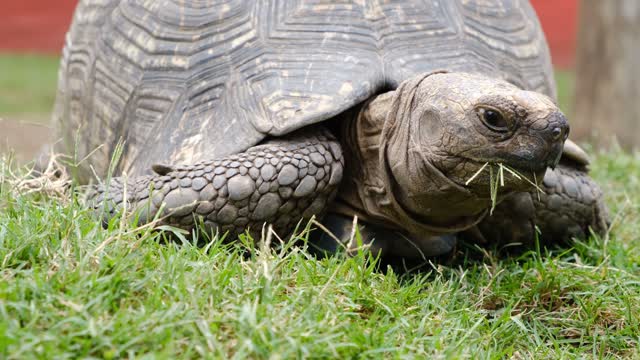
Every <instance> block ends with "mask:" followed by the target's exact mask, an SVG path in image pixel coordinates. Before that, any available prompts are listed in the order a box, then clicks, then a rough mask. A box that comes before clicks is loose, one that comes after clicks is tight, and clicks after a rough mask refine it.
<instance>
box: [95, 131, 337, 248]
mask: <svg viewBox="0 0 640 360" xmlns="http://www.w3.org/2000/svg"><path fill="white" fill-rule="evenodd" d="M343 165H344V160H343V158H342V151H341V148H340V145H339V143H338V141H336V139H335V138H334V137H333V136H332V135H331V134H330V133H329V132H328V131H326V130H324V129H319V128H316V129H312V130H306V131H299V132H297V133H293V134H291V135H288V136H287V137H284V138H280V139H276V140H271V141H269V142H266V143H264V144H261V145H258V146H255V147H252V148H250V149H248V150H247V151H246V152H244V153H239V154H235V155H230V156H227V157H224V158H221V159H216V160H213V161H204V162H201V163H197V164H193V165H179V166H165V165H156V166H154V171H155V172H156V173H157V175H150V176H140V177H135V178H129V179H126V180H125V179H124V178H115V179H113V180H112V181H111V182H110V184H108V185H107V186H98V187H97V188H96V189H95V191H94V192H93V194H92V195H91V196H90V198H89V201H90V202H91V204H92V205H93V206H94V208H95V209H98V210H99V209H101V208H102V207H103V206H104V205H107V211H106V212H105V215H104V220H107V221H108V220H109V219H110V218H111V217H113V216H114V215H115V214H116V212H117V211H119V210H121V209H123V204H125V200H126V204H127V207H126V208H127V210H128V212H136V213H138V214H139V224H140V223H147V222H149V221H151V220H153V218H154V217H155V216H156V214H157V213H158V212H159V211H160V213H159V214H158V218H159V219H160V220H159V221H158V225H171V226H175V227H178V228H182V229H185V230H191V229H193V227H194V224H195V223H196V221H197V220H198V219H201V220H202V221H203V223H204V225H205V227H206V230H207V231H219V232H220V233H225V232H229V233H230V235H232V236H235V235H238V234H240V233H242V232H244V231H245V230H246V229H250V231H252V233H253V234H259V233H260V231H261V229H262V227H263V224H265V223H269V224H273V226H274V229H275V230H276V231H277V232H278V233H281V234H286V233H289V232H290V231H292V230H293V229H294V227H295V226H296V225H297V223H298V222H299V221H300V220H301V219H306V218H310V217H311V216H312V215H320V214H322V213H323V212H324V210H325V209H326V205H327V203H328V202H329V201H331V200H332V199H333V197H334V196H335V193H336V191H337V188H338V185H339V183H340V180H341V179H342V170H343ZM125 193H126V198H125V197H124V196H123V194H125ZM105 202H106V203H105Z"/></svg>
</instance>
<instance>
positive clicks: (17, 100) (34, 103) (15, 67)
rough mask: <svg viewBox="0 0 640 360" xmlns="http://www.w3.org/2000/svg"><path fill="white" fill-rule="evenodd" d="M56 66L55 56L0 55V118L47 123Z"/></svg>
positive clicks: (55, 80) (52, 100)
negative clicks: (35, 120)
mask: <svg viewBox="0 0 640 360" xmlns="http://www.w3.org/2000/svg"><path fill="white" fill-rule="evenodd" d="M58 62H59V58H58V57H57V56H43V55H28V54H0V117H6V118H20V119H25V118H26V119H37V120H45V119H48V118H49V117H48V114H49V113H50V112H51V109H52V108H53V102H54V100H55V89H56V86H57V78H58Z"/></svg>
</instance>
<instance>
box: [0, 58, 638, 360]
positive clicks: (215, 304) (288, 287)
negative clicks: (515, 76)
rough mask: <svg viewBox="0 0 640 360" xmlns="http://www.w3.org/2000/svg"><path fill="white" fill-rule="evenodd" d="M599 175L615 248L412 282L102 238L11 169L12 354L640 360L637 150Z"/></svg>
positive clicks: (125, 236) (488, 256) (468, 267)
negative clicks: (20, 184)
mask: <svg viewBox="0 0 640 360" xmlns="http://www.w3.org/2000/svg"><path fill="white" fill-rule="evenodd" d="M1 59H2V57H0V64H1V63H2V61H5V60H1ZM33 61H34V63H35V64H40V60H33ZM43 61H44V62H45V63H48V61H49V60H43ZM38 66H40V65H38ZM20 71H23V73H24V74H29V75H31V74H32V73H31V72H30V71H28V69H26V68H25V69H23V70H20ZM16 72H17V71H16ZM2 76H5V75H0V81H1V82H0V89H3V90H0V91H4V90H6V89H7V88H6V87H5V86H6V85H5V84H6V83H7V82H5V81H7V80H6V79H2ZM45 77H46V76H45ZM50 83H51V84H54V83H55V82H54V81H51V82H50ZM568 83H570V81H561V89H563V88H566V84H568ZM14 84H25V86H26V84H34V83H32V82H31V80H29V81H25V82H20V81H17V80H16V82H15V83H14ZM36 84H37V83H36ZM34 86H35V85H34ZM47 86H49V85H47ZM52 86H53V85H52ZM35 87H37V86H35ZM53 88H55V86H53V87H52V88H49V89H48V90H47V91H50V90H51V89H53ZM45 93H46V91H44V90H42V95H38V97H37V98H38V99H40V100H37V102H39V103H40V104H44V103H47V104H49V103H48V102H47V101H49V100H42V99H50V98H49V97H48V96H49V95H45ZM27 94H28V92H27ZM49 94H50V92H49ZM563 96H564V95H563ZM0 98H2V96H0ZM561 98H562V97H561ZM564 98H565V99H566V98H567V97H564ZM30 99H35V97H34V98H30ZM25 101H31V100H25ZM0 104H1V105H0V114H2V111H4V110H2V109H6V108H11V107H6V106H7V105H5V104H4V103H0ZM18 104H20V102H18ZM33 108H36V106H35V105H34V106H33ZM44 108H45V107H44V106H43V107H42V108H41V109H44ZM15 111H18V112H19V111H20V108H19V107H17V108H16V109H15ZM592 174H593V176H594V177H595V178H596V179H597V180H598V181H599V182H600V183H601V184H602V187H603V189H604V191H605V193H606V195H607V202H608V204H609V206H610V210H611V214H612V217H613V219H614V225H613V227H612V231H611V233H610V234H609V236H607V237H606V238H605V239H586V240H583V241H578V242H576V243H575V246H574V247H573V248H571V249H554V250H553V251H545V250H542V251H541V252H535V251H534V252H530V253H527V254H524V255H522V256H519V257H514V258H505V257H500V256H498V252H497V251H494V250H491V249H490V250H488V251H484V250H481V249H477V248H474V247H464V246H463V247H461V248H459V249H458V250H457V252H456V253H455V254H454V255H453V256H452V257H450V258H447V259H445V260H442V261H441V262H440V263H433V264H431V265H427V266H426V267H425V268H424V271H423V272H419V273H409V274H399V273H396V272H394V271H393V270H390V269H382V270H379V269H376V262H375V261H374V260H372V259H369V258H368V257H367V256H366V255H365V254H358V255H357V256H354V257H347V256H345V255H337V256H334V257H331V258H328V259H323V260H318V259H315V258H312V257H311V256H310V255H308V253H307V252H306V251H305V249H304V247H293V248H292V247H288V248H284V249H283V248H282V247H275V248H273V249H269V250H265V249H263V250H260V249H254V248H253V247H251V246H248V245H245V244H246V243H247V242H250V241H249V240H248V239H244V241H238V242H236V243H234V244H231V245H221V244H219V243H218V242H216V241H208V240H207V239H203V241H204V242H206V243H208V245H207V246H205V247H198V246H194V245H192V244H191V243H189V242H184V243H168V244H166V243H164V242H163V241H162V239H161V235H159V234H157V233H151V232H148V231H146V230H144V229H137V230H136V229H133V228H132V227H130V226H128V225H126V224H125V223H124V222H122V223H119V222H112V224H111V226H110V228H109V229H106V230H105V229H102V227H101V226H99V224H98V222H97V221H96V220H95V219H94V218H93V217H92V216H91V214H90V213H89V212H88V211H87V210H85V209H83V208H82V207H81V206H80V205H78V203H77V201H76V199H73V200H71V201H69V200H66V201H65V200H57V199H55V198H49V197H45V196H40V195H33V194H32V195H20V194H17V193H16V192H15V191H14V189H13V188H12V187H11V184H10V182H9V181H7V180H8V179H9V178H11V174H10V166H9V164H8V163H7V161H0V358H9V359H25V358H79V357H94V358H107V359H111V358H127V357H136V356H140V355H143V354H146V353H152V354H153V355H155V356H154V357H158V358H175V357H177V356H179V357H181V358H200V357H210V358H247V357H249V358H297V357H314V358H474V359H475V358H488V359H498V358H515V359H527V358H549V359H556V358H634V357H635V358H640V350H638V347H637V346H638V342H639V341H640V317H638V313H640V268H639V265H638V264H640V247H639V246H637V241H638V234H640V193H638V189H640V155H639V154H635V155H630V154H628V153H624V152H621V151H619V150H615V149H613V150H610V151H608V152H599V153H596V155H595V156H594V164H593V166H592ZM300 236H301V237H302V238H304V236H305V234H304V233H303V234H301V235H300ZM383 270H387V271H383Z"/></svg>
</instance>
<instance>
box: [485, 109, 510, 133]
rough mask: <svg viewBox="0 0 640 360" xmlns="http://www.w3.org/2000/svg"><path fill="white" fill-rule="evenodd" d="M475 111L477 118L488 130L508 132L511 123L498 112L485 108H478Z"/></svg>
mask: <svg viewBox="0 0 640 360" xmlns="http://www.w3.org/2000/svg"><path fill="white" fill-rule="evenodd" d="M477 111H478V116H479V117H480V119H481V120H482V122H483V123H484V125H485V126H486V127H488V128H489V129H491V130H493V131H498V132H506V131H509V129H510V127H511V122H510V121H509V120H508V119H507V118H506V117H505V116H504V115H502V113H501V112H500V111H498V110H495V109H492V108H486V107H480V108H478V110H477Z"/></svg>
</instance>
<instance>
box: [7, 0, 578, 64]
mask: <svg viewBox="0 0 640 360" xmlns="http://www.w3.org/2000/svg"><path fill="white" fill-rule="evenodd" d="M531 2H532V3H533V6H534V7H535V9H536V11H537V12H538V16H539V17H540V20H541V22H542V27H543V29H544V31H545V33H546V36H547V40H548V41H549V46H550V47H551V53H552V56H553V62H554V64H555V65H556V66H558V67H561V68H571V67H573V64H574V54H575V44H576V27H577V13H578V11H577V10H578V3H579V0H555V1H554V0H531ZM76 3H77V0H55V1H53V0H14V1H10V0H6V1H1V2H0V14H2V15H1V21H0V51H5V52H8V51H11V52H42V53H59V52H60V50H61V49H62V45H63V43H64V34H65V32H66V30H67V27H68V26H69V22H70V21H71V16H72V15H73V9H74V7H75V4H76Z"/></svg>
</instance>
